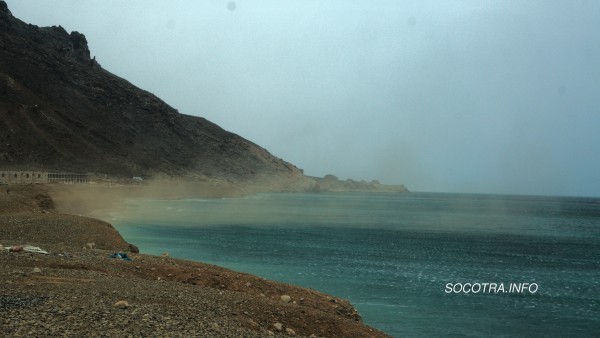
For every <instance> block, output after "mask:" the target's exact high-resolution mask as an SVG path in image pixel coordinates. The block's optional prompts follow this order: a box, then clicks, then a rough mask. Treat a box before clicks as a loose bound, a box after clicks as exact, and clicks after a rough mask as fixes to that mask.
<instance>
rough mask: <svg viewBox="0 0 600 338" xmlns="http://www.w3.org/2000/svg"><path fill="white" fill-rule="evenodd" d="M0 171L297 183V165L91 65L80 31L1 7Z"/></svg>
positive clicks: (4, 5)
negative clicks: (19, 15)
mask: <svg viewBox="0 0 600 338" xmlns="http://www.w3.org/2000/svg"><path fill="white" fill-rule="evenodd" d="M0 167H2V168H5V169H6V168H24V167H26V168H30V169H44V170H64V171H74V172H84V173H86V172H92V173H100V174H109V175H115V176H129V177H130V176H133V175H135V176H139V175H146V176H152V175H155V174H166V175H171V176H196V177H218V178H226V179H228V180H247V179H256V178H261V177H278V178H280V179H281V178H283V179H287V178H295V179H298V178H301V177H302V173H301V171H300V170H299V169H298V168H296V167H295V166H293V165H291V164H290V163H287V162H285V161H283V160H281V159H278V158H276V157H274V156H272V155H271V154H270V153H269V152H268V151H266V150H265V149H263V148H261V147H259V146H257V145H256V144H253V143H252V142H250V141H248V140H245V139H243V138H242V137H240V136H238V135H235V134H233V133H230V132H227V131H225V130H223V129H222V128H220V127H219V126H217V125H215V124H214V123H211V122H209V121H207V120H206V119H203V118H200V117H194V116H187V115H183V114H179V113H178V112H177V111H176V110H175V109H173V108H172V107H170V106H169V105H167V104H166V103H164V102H163V101H161V100H160V99H159V98H157V97H156V96H154V95H153V94H151V93H149V92H147V91H144V90H141V89H139V88H137V87H135V86H134V85H132V84H131V83H129V82H127V81H125V80H124V79H122V78H119V77H118V76H115V75H114V74H111V73H110V72H108V71H106V70H104V69H102V67H101V66H100V65H99V64H97V63H96V62H95V61H92V60H90V51H89V49H88V46H87V41H86V39H85V36H84V35H83V34H80V33H77V32H72V33H71V34H68V33H67V32H66V31H65V30H64V29H63V28H62V27H60V26H58V27H56V26H53V27H43V28H40V27H37V26H34V25H30V24H26V23H24V22H22V21H20V20H18V19H17V18H15V17H13V16H12V14H11V13H10V11H9V10H8V8H7V5H6V3H5V2H4V1H0Z"/></svg>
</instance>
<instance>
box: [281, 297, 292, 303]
mask: <svg viewBox="0 0 600 338" xmlns="http://www.w3.org/2000/svg"><path fill="white" fill-rule="evenodd" d="M291 300H292V297H290V296H288V295H283V296H281V301H282V302H284V303H289V302H290V301H291Z"/></svg>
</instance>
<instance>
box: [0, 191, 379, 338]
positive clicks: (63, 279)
mask: <svg viewBox="0 0 600 338" xmlns="http://www.w3.org/2000/svg"><path fill="white" fill-rule="evenodd" d="M63 188H64V187H59V188H56V186H52V187H51V186H45V185H23V186H14V187H13V186H11V193H10V195H8V194H7V195H6V196H4V195H3V196H2V197H1V198H0V244H2V245H5V246H8V245H17V244H21V245H34V246H38V247H40V248H42V249H43V250H46V251H48V252H49V254H47V255H45V254H36V253H28V252H22V253H16V252H9V251H8V250H5V249H3V250H2V251H1V252H0V265H1V266H2V269H1V270H0V271H1V272H0V283H3V284H4V285H8V286H9V287H7V288H5V290H4V291H3V292H2V295H0V310H4V311H9V313H10V315H9V316H8V317H7V319H5V320H4V323H3V325H4V327H6V328H7V329H6V330H5V333H11V334H14V335H24V334H33V335H35V334H38V335H39V334H48V335H66V336H69V335H73V336H77V335H97V334H99V332H102V333H106V334H109V335H124V334H131V335H134V336H139V335H142V336H144V335H151V336H154V335H161V334H162V335H165V334H166V335H175V336H189V335H192V336H193V335H200V336H202V335H208V336H224V337H227V336H248V337H252V336H257V337H259V336H265V335H276V336H279V335H281V336H290V335H298V336H309V337H310V336H313V337H315V336H319V337H321V336H322V337H365V336H369V337H386V336H387V335H385V334H384V333H382V332H380V331H378V330H376V329H374V328H370V327H368V326H366V325H365V324H363V323H362V321H361V319H360V315H359V314H358V313H357V312H356V310H355V309H354V308H353V307H352V305H351V304H350V303H349V302H348V301H346V300H342V299H339V298H336V297H332V296H329V295H326V294H323V293H320V292H316V291H313V290H310V289H305V288H301V287H296V286H292V285H288V284H284V283H278V282H273V281H268V280H265V279H263V278H260V277H256V276H252V275H249V274H245V273H239V272H235V271H232V270H228V269H225V268H221V267H218V266H214V265H210V264H204V263H200V262H191V261H186V260H180V259H173V258H170V257H168V256H164V257H157V256H151V255H145V254H139V253H134V252H131V251H132V250H133V251H135V249H134V248H135V247H132V246H130V245H129V243H127V242H126V241H125V240H124V239H123V238H122V237H121V235H120V234H119V233H118V232H117V231H116V230H115V229H114V228H113V227H112V226H111V225H110V224H109V223H106V222H103V221H99V220H96V219H92V218H87V217H83V216H76V215H72V214H65V213H62V211H63V210H64V209H62V208H61V205H66V204H67V202H68V201H67V200H68V198H66V196H67V195H70V196H71V198H73V199H77V194H75V191H73V190H72V189H65V190H63ZM87 188H90V187H87ZM96 188H98V187H91V188H90V189H91V191H92V192H93V191H94V189H96ZM123 189H124V190H125V191H126V193H123V194H121V195H120V196H118V198H114V196H113V198H112V200H111V201H112V202H115V201H118V200H119V199H120V198H123V197H125V196H130V197H133V196H134V195H136V194H135V193H134V192H135V191H136V189H135V187H126V188H122V189H121V190H123ZM131 189H133V191H134V192H132V191H130V190H131ZM60 190H62V194H63V195H62V197H61V192H60ZM95 191H96V194H95V196H96V197H99V196H103V194H104V196H105V197H106V198H108V197H110V196H111V194H110V193H108V192H107V191H106V190H105V191H104V192H102V193H99V192H101V191H102V189H96V190H95ZM108 191H110V190H108ZM113 191H114V190H113ZM138 191H139V190H138ZM55 196H57V197H58V198H57V201H56V202H57V203H56V205H55V200H54V198H55ZM205 197H207V196H205ZM215 197H216V196H215ZM110 204H111V203H107V204H106V205H104V207H109V205H110ZM72 207H73V209H79V210H80V211H83V210H84V209H85V208H90V207H91V206H90V205H87V204H85V203H83V204H81V205H72ZM58 210H60V211H58ZM114 252H127V254H128V255H129V257H130V258H132V259H133V261H125V260H120V259H114V258H109V257H110V255H111V254H112V253H114ZM282 296H288V297H289V298H288V297H282ZM119 301H124V302H127V305H126V306H124V308H120V306H121V305H117V304H118V302H119ZM121 304H123V303H121ZM34 314H35V315H34ZM32 318H37V319H36V320H35V323H31V322H32ZM279 324H280V325H279Z"/></svg>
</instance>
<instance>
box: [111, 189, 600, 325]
mask: <svg viewBox="0 0 600 338" xmlns="http://www.w3.org/2000/svg"><path fill="white" fill-rule="evenodd" d="M113 223H114V224H115V226H116V227H117V229H118V230H119V231H120V232H121V233H122V234H123V236H124V237H125V238H126V239H127V240H128V241H130V242H132V243H135V244H136V245H138V246H139V247H140V249H141V250H142V252H145V253H153V254H160V253H162V252H165V251H168V252H169V253H170V254H171V256H175V257H180V258H186V259H192V260H198V261H203V262H208V263H212V264H217V265H221V266H225V267H228V268H232V269H235V270H238V271H244V272H249V273H252V274H256V275H260V276H263V277H266V278H269V279H273V280H278V281H283V282H287V283H292V284H297V285H301V286H305V287H310V288H312V289H317V290H321V291H324V292H326V293H330V294H333V295H336V296H338V297H341V298H346V299H349V300H350V301H351V302H352V303H353V304H354V305H355V307H356V308H357V309H358V311H359V312H360V313H361V315H362V316H363V319H364V321H365V322H366V323H367V324H369V325H372V326H374V327H377V328H379V329H381V330H383V331H385V332H387V333H389V334H390V335H392V336H489V335H495V336H600V293H599V290H600V199H593V198H556V197H525V196H495V195H458V194H426V193H410V194H376V193H370V194H358V193H354V194H260V195H255V196H249V197H245V198H238V199H213V200H203V199H198V200H179V201H172V200H170V201H164V200H136V201H130V202H129V203H128V204H127V206H126V210H125V211H123V212H119V213H116V214H114V220H113ZM448 283H451V284H450V287H449V288H448V287H447V284H448ZM466 283H470V284H469V285H472V286H471V287H470V288H469V287H468V286H467V284H466ZM484 283H489V284H484ZM491 283H496V287H495V288H494V289H493V291H492V289H491V288H492V286H491ZM510 283H529V284H530V285H535V287H532V286H528V287H524V286H523V284H515V285H517V286H518V287H519V290H515V289H514V287H513V289H510ZM475 284H478V285H479V287H480V290H478V292H475V291H476V287H475ZM483 285H486V286H485V287H483ZM500 285H503V286H504V288H505V289H504V292H502V291H499V287H500ZM461 287H467V288H468V289H469V290H468V291H469V292H466V291H465V289H461ZM455 291H456V292H455Z"/></svg>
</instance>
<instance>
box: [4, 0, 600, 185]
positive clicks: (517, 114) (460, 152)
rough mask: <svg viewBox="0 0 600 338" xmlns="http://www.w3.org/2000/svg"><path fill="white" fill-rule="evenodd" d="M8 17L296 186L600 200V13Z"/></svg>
mask: <svg viewBox="0 0 600 338" xmlns="http://www.w3.org/2000/svg"><path fill="white" fill-rule="evenodd" d="M7 3H8V5H9V8H10V10H11V11H12V13H13V14H14V15H15V16H17V17H18V18H20V19H22V20H24V21H26V22H29V23H33V24H35V25H40V26H49V25H59V24H60V25H62V26H63V27H64V28H65V29H66V30H67V31H72V30H77V31H79V32H82V33H84V34H85V35H86V37H87V39H88V42H89V46H90V49H91V53H92V55H95V56H96V59H97V60H98V62H99V63H100V64H101V65H102V66H103V67H104V68H106V69H107V70H109V71H111V72H113V73H115V74H117V75H119V76H121V77H124V78H126V79H128V80H129V81H131V82H132V83H134V84H135V85H137V86H139V87H141V88H143V89H146V90H148V91H150V92H152V93H154V94H156V95H157V96H159V97H160V98H162V99H163V100H165V101H166V102H167V103H168V104H170V105H171V106H173V107H174V108H176V109H178V110H179V112H181V113H184V114H190V115H198V116H203V117H205V118H207V119H209V120H211V121H213V122H215V123H217V124H219V125H220V126H222V127H223V128H225V129H227V130H230V131H233V132H235V133H237V134H239V135H241V136H243V137H245V138H247V139H250V140H251V141H253V142H255V143H258V144H259V145H261V146H263V147H265V148H267V149H268V150H269V151H270V152H271V153H273V154H274V155H276V156H278V157H281V158H284V159H285V160H288V161H290V162H292V163H294V164H296V165H297V166H298V167H300V168H303V169H304V170H305V173H306V174H308V175H315V176H323V175H325V174H328V173H332V174H335V175H337V176H339V177H340V178H342V179H345V178H349V177H350V178H354V179H365V180H371V179H379V180H380V181H382V182H385V183H404V184H406V185H407V187H408V188H409V189H411V190H413V191H447V192H490V193H519V194H553V195H584V196H600V1H592V0H590V1H573V0H565V1H559V0H538V1H535V0H527V1H523V0H504V1H502V0H497V1H483V0H472V1H450V0H435V1H424V0H415V1H400V0H390V1H377V0H370V1H360V0H344V1H341V0H319V1H317V0H294V1H291V0H287V1H286V0H271V1H269V0H254V1H250V0H246V1H244V0H239V1H235V2H230V1H227V0H224V1H210V0H188V1H165V0H162V1H154V0H152V1H149V0H144V1H141V0H140V1H117V0H87V1H81V0H60V1H51V0H18V1H17V0H8V1H7Z"/></svg>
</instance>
